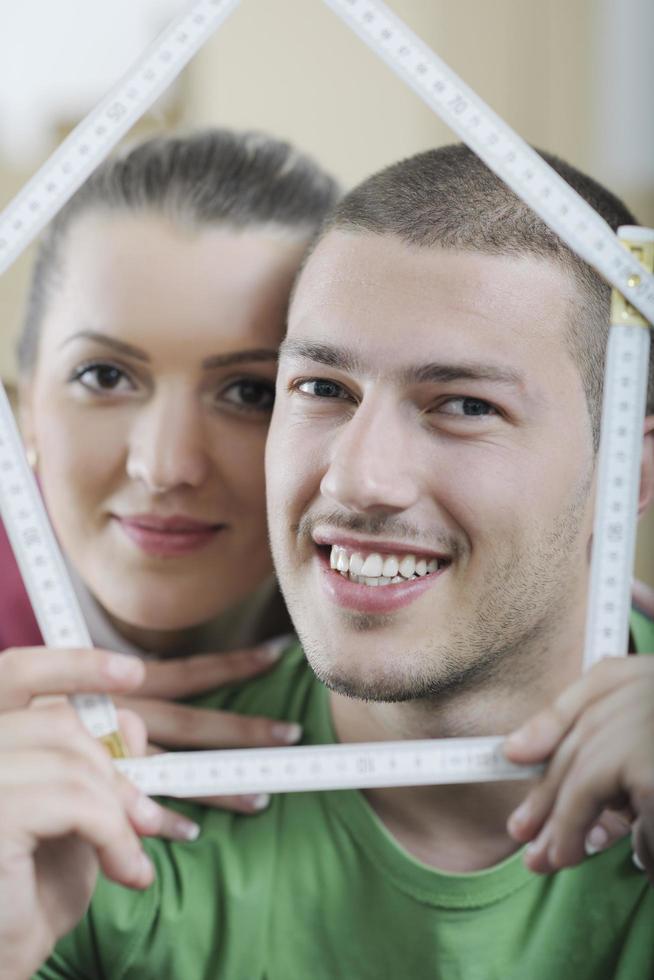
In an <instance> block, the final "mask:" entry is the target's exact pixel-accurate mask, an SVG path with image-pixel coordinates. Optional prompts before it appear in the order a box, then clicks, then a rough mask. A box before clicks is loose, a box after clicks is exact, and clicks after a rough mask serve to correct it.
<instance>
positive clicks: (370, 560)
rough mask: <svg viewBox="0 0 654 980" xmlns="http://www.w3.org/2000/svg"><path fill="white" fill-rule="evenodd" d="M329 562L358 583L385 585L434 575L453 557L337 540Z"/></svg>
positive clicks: (335, 568) (334, 568) (332, 566)
mask: <svg viewBox="0 0 654 980" xmlns="http://www.w3.org/2000/svg"><path fill="white" fill-rule="evenodd" d="M329 564H330V567H331V568H332V569H333V570H334V571H337V572H340V574H341V575H343V576H344V577H345V578H347V579H349V580H350V581H351V582H355V583H356V584H357V585H369V586H380V585H382V586H383V585H397V584H404V583H406V582H411V581H414V580H415V579H419V578H423V577H424V576H427V575H431V574H433V573H434V572H437V571H439V570H440V569H441V568H444V567H445V565H447V564H449V560H448V559H446V558H435V557H424V556H420V555H415V554H402V553H399V554H380V553H379V552H375V551H365V550H363V549H360V550H354V549H349V548H343V547H341V546H340V545H337V544H334V545H332V547H331V552H330V556H329Z"/></svg>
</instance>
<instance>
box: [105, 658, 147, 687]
mask: <svg viewBox="0 0 654 980" xmlns="http://www.w3.org/2000/svg"><path fill="white" fill-rule="evenodd" d="M102 669H103V671H104V673H105V674H107V675H108V676H109V677H111V678H112V680H115V681H128V680H136V679H137V677H139V676H140V674H141V672H142V670H143V667H142V665H141V661H140V660H138V659H137V658H136V657H132V656H127V655H125V654H122V653H112V654H109V655H108V656H107V657H105V660H104V663H103V665H102Z"/></svg>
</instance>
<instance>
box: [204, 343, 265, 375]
mask: <svg viewBox="0 0 654 980" xmlns="http://www.w3.org/2000/svg"><path fill="white" fill-rule="evenodd" d="M278 357H279V351H277V350H275V349H273V348H270V349H269V348H266V347H258V348H255V349H253V350H236V351H231V352H230V353H229V354H213V355H212V356H211V357H205V359H204V360H203V362H202V367H203V368H204V369H205V370H208V369H211V368H221V367H231V366H232V365H233V364H254V363H257V362H259V363H261V362H272V363H275V364H276V363H277V359H278Z"/></svg>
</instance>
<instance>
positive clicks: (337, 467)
mask: <svg viewBox="0 0 654 980" xmlns="http://www.w3.org/2000/svg"><path fill="white" fill-rule="evenodd" d="M407 428H408V426H407V420H405V419H403V418H402V414H401V410H400V409H399V408H398V407H397V406H391V405H382V404H380V402H379V401H377V402H376V403H373V402H372V401H371V402H370V403H369V404H368V405H366V404H365V402H363V403H362V404H361V405H359V407H358V408H357V410H356V412H355V414H354V415H353V416H352V417H351V418H350V419H349V421H347V422H345V423H344V425H343V427H342V428H341V429H340V430H339V431H338V433H337V434H336V436H335V439H334V442H333V444H332V447H331V449H332V452H331V457H330V462H329V466H328V469H327V471H326V473H325V475H324V476H323V478H322V481H321V484H320V489H321V491H322V493H323V495H324V496H325V497H327V498H329V499H330V500H332V501H334V503H337V504H339V505H340V506H341V507H344V508H346V509H347V510H351V511H357V512H380V513H381V512H383V513H388V512H399V511H403V510H408V509H409V507H411V506H412V505H413V504H414V503H416V501H417V499H418V472H417V470H416V466H415V465H414V463H412V449H411V444H410V443H411V438H410V434H409V433H408V431H407Z"/></svg>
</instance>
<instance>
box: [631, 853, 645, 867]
mask: <svg viewBox="0 0 654 980" xmlns="http://www.w3.org/2000/svg"><path fill="white" fill-rule="evenodd" d="M631 860H632V861H633V865H634V867H635V868H638V870H639V871H644V870H645V865H644V864H643V862H642V861H641V860H640V858H639V857H638V855H637V854H636V852H635V851H633V852H632V854H631Z"/></svg>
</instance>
